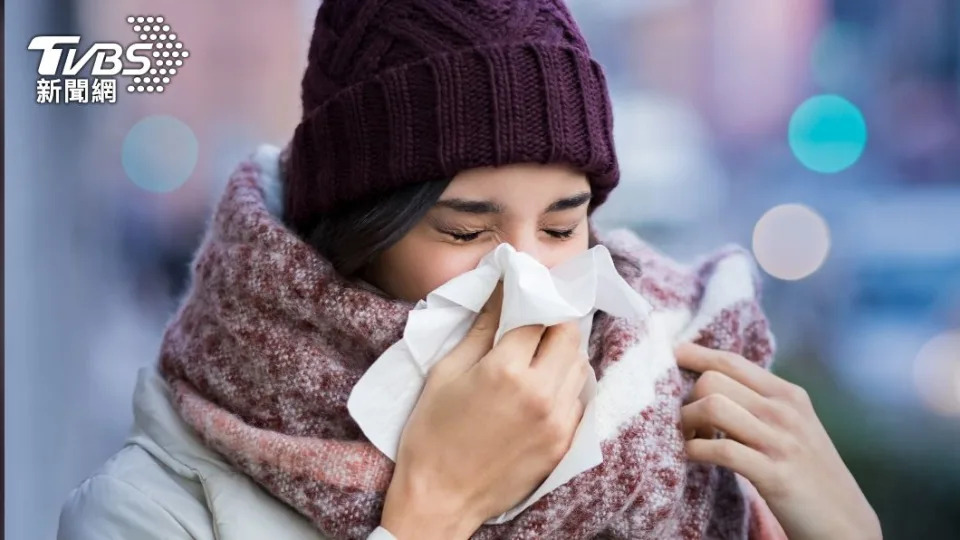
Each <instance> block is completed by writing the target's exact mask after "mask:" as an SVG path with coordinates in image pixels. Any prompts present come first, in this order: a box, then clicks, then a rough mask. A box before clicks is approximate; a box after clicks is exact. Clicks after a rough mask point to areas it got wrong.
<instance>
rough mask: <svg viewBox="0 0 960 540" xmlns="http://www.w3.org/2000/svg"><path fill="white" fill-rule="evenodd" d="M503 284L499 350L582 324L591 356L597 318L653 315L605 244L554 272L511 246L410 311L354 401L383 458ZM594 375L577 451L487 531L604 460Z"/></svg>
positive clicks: (350, 405) (353, 411)
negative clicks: (442, 363) (531, 328)
mask: <svg viewBox="0 0 960 540" xmlns="http://www.w3.org/2000/svg"><path fill="white" fill-rule="evenodd" d="M501 279H502V280H503V285H504V286H503V309H502V311H501V313H500V326H499V328H498V329H497V332H496V336H495V338H494V344H496V343H497V342H499V341H500V337H501V336H503V334H505V333H506V332H508V331H510V330H512V329H514V328H517V327H519V326H524V325H529V324H542V325H545V326H550V325H554V324H558V323H562V322H566V321H572V320H577V321H579V328H580V332H581V337H582V338H581V340H580V352H581V353H584V354H585V353H586V352H587V346H588V344H589V338H590V329H591V326H592V324H593V315H594V314H595V313H596V311H598V310H602V311H604V312H606V313H609V314H611V315H615V316H618V317H626V318H632V319H639V318H643V317H646V316H647V314H648V313H649V312H650V310H651V309H652V307H651V305H650V304H649V302H647V300H646V299H644V298H643V297H642V296H641V295H640V294H638V293H637V292H636V291H635V290H634V289H633V288H632V287H631V286H630V285H629V284H628V283H627V282H626V281H624V280H623V278H621V277H620V275H619V274H618V273H617V271H616V269H615V267H614V265H613V259H612V258H611V257H610V252H609V251H608V250H607V248H606V247H604V246H602V245H598V246H595V247H593V248H591V249H589V250H587V251H586V252H584V253H582V254H580V255H578V256H576V257H574V258H573V259H571V260H569V261H566V262H564V263H563V264H560V265H558V266H555V267H554V268H552V269H550V268H547V267H546V266H544V265H542V264H540V263H539V262H538V261H537V260H536V259H534V258H533V257H532V256H530V255H529V254H526V253H521V252H518V251H516V250H515V249H514V248H513V246H511V245H510V244H506V243H504V244H500V245H499V246H497V247H496V248H495V249H494V250H493V251H491V252H490V253H488V254H487V255H486V256H484V258H483V259H482V260H481V261H480V263H479V264H478V265H477V267H476V268H475V269H474V270H471V271H469V272H466V273H464V274H461V275H459V276H457V277H455V278H453V279H451V280H450V281H448V282H447V283H445V284H443V285H441V286H440V287H438V288H437V289H436V290H434V291H433V292H431V293H429V294H428V295H427V298H426V300H421V301H420V302H418V303H417V305H416V306H415V307H414V309H413V310H412V311H411V312H410V316H409V318H408V320H407V325H406V328H405V330H404V334H403V337H402V338H401V339H400V341H398V342H396V343H395V344H393V345H392V346H391V347H390V348H389V349H387V351H386V352H384V353H383V355H381V356H380V358H378V359H377V360H376V362H374V363H373V365H372V366H370V368H369V369H368V370H367V372H366V373H365V374H364V375H363V377H362V378H361V379H360V381H359V382H358V383H357V384H356V386H355V387H354V388H353V391H352V392H351V393H350V398H349V400H348V401H347V409H348V410H349V412H350V415H351V416H352V417H353V419H354V420H356V422H357V424H359V426H360V428H361V429H362V430H363V433H364V434H365V435H366V436H367V438H368V439H370V442H372V443H373V444H374V445H375V446H376V447H377V448H378V449H379V450H380V451H381V452H383V453H384V454H386V455H387V456H388V457H389V458H390V459H392V460H396V457H397V450H398V447H399V444H400V435H401V433H402V432H403V428H404V425H405V424H406V422H407V419H408V418H409V416H410V413H411V412H412V411H413V407H414V405H416V402H417V400H418V398H419V396H420V392H421V390H422V389H423V385H424V382H425V379H426V374H427V373H428V372H429V371H430V368H431V367H432V366H433V365H434V364H435V363H436V362H438V361H439V360H440V359H441V358H443V357H444V356H445V355H446V354H447V353H448V352H449V351H450V350H451V349H453V347H454V346H455V345H456V344H457V343H459V342H460V340H461V339H463V337H464V335H466V333H467V331H468V330H469V328H470V326H471V325H472V324H473V320H474V319H475V318H476V316H477V313H478V312H479V311H480V309H481V308H482V307H483V305H484V304H485V303H486V302H487V299H488V298H489V297H490V295H491V294H492V293H493V290H494V288H495V287H496V285H497V282H498V281H500V280H501ZM596 387H597V379H596V374H595V373H593V371H592V370H591V376H590V377H589V378H588V380H587V383H586V384H584V388H583V391H582V392H581V394H580V399H581V400H582V401H583V402H584V405H585V408H584V413H583V418H582V419H581V420H580V424H579V425H578V426H577V430H576V433H575V434H574V438H573V442H572V444H571V446H570V449H569V450H568V451H567V453H566V454H565V455H564V457H563V459H562V460H561V461H560V463H559V464H558V465H557V467H556V468H555V469H554V470H553V472H552V473H550V475H549V476H548V477H547V479H546V480H545V481H544V482H543V483H542V484H541V485H540V486H539V488H538V489H537V490H536V491H534V493H533V494H531V495H530V496H529V497H527V499H525V500H524V501H522V502H521V503H520V504H518V505H517V506H515V507H514V508H512V509H510V510H508V511H507V512H505V513H503V514H501V515H500V516H498V517H496V518H492V519H490V520H488V521H487V522H486V523H488V524H498V523H503V522H505V521H508V520H510V519H512V518H513V517H515V516H516V515H517V514H519V513H520V512H522V511H523V510H524V509H526V508H527V507H528V506H530V505H531V504H533V503H535V502H536V501H537V500H539V499H540V498H541V497H543V496H544V495H546V494H547V493H549V492H550V491H552V490H554V489H556V488H557V487H559V486H561V485H563V484H564V483H565V482H567V481H568V480H570V479H571V478H573V477H574V476H576V475H578V474H580V473H581V472H584V471H587V470H589V469H591V468H593V467H595V466H597V465H599V464H600V463H601V462H602V461H603V457H602V454H601V453H600V438H599V436H598V435H597V429H596V417H595V412H594V406H593V404H594V396H595V394H596Z"/></svg>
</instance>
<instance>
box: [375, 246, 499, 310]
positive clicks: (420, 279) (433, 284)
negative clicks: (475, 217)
mask: <svg viewBox="0 0 960 540" xmlns="http://www.w3.org/2000/svg"><path fill="white" fill-rule="evenodd" d="M405 248H406V249H404V250H403V251H402V252H401V253H397V254H396V256H395V257H394V258H393V260H392V261H391V267H392V269H393V270H392V272H393V276H391V277H390V281H392V282H394V283H395V284H396V288H397V289H400V290H402V293H401V294H402V295H403V296H404V297H405V298H407V299H409V300H419V299H422V298H425V297H426V296H427V293H429V292H430V291H432V290H434V289H436V288H437V287H439V286H440V285H443V284H444V283H446V282H447V281H450V280H451V279H453V278H454V277H456V276H458V275H460V274H463V273H464V272H468V271H470V270H473V269H474V268H476V266H477V264H478V263H479V262H480V259H482V258H483V256H484V255H485V254H486V251H484V250H475V249H469V248H465V247H461V246H451V245H449V244H444V243H439V242H425V243H423V244H420V245H407V246H405Z"/></svg>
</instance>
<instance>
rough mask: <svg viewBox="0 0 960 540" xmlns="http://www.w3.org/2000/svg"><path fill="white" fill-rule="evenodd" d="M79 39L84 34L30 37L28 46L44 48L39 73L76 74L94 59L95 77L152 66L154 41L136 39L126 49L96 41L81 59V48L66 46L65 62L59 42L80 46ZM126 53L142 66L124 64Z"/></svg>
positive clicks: (137, 71)
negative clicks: (78, 49) (145, 41)
mask: <svg viewBox="0 0 960 540" xmlns="http://www.w3.org/2000/svg"><path fill="white" fill-rule="evenodd" d="M79 43H80V36H37V37H35V38H33V39H32V40H30V45H29V46H27V49H29V50H31V51H43V55H42V56H40V67H38V68H37V73H38V74H40V75H43V76H55V75H66V76H73V75H76V74H78V73H80V70H81V69H83V67H84V66H86V65H87V64H88V63H90V60H93V66H92V67H91V69H90V75H93V76H94V77H103V76H112V75H118V74H123V75H130V76H133V75H143V74H144V73H146V72H147V71H149V70H150V52H149V51H151V50H152V49H153V45H152V44H150V43H134V44H133V45H130V46H129V47H127V49H126V53H124V49H123V47H121V46H120V44H119V43H94V44H93V45H92V46H91V47H90V48H89V49H88V50H87V52H86V53H84V55H83V56H81V57H80V58H79V59H77V49H76V48H73V47H71V48H69V49H66V53H67V58H66V62H61V60H62V59H63V52H64V49H61V48H59V46H60V45H72V46H76V45H78V44H79ZM123 57H126V59H127V61H128V62H131V63H134V64H139V67H137V68H127V67H124V64H123V60H121V58H123ZM61 64H62V68H61Z"/></svg>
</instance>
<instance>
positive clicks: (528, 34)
mask: <svg viewBox="0 0 960 540" xmlns="http://www.w3.org/2000/svg"><path fill="white" fill-rule="evenodd" d="M301 88H302V90H301V94H302V101H303V118H302V121H301V123H300V125H299V126H298V127H297V129H296V131H295V133H294V136H293V139H292V141H291V142H290V152H291V160H290V163H289V179H288V185H289V189H288V191H287V198H286V201H285V204H286V207H285V208H286V212H287V216H286V222H287V223H289V224H290V225H291V227H292V228H293V229H294V230H295V231H297V232H299V233H300V234H301V235H305V234H306V233H307V232H308V231H310V230H311V228H312V227H313V226H314V225H315V223H316V219H317V218H318V216H319V215H321V214H322V213H324V212H330V211H333V210H336V209H337V208H339V207H340V206H341V204H342V203H345V202H349V201H354V200H357V199H361V198H363V197H366V196H370V195H376V194H382V193H385V192H388V191H390V190H392V189H394V188H396V187H399V186H402V185H405V184H410V183H416V182H422V181H426V180H439V179H449V178H452V177H453V176H454V175H456V174H457V173H458V172H460V171H462V170H464V169H469V168H473V167H482V166H497V165H503V164H509V163H522V162H538V163H568V164H571V165H573V166H575V167H576V168H577V169H578V170H581V171H583V172H584V173H585V174H586V175H587V177H588V179H589V180H590V182H591V185H592V190H593V195H594V197H593V200H592V201H591V206H590V208H591V211H592V209H593V208H596V207H597V206H598V205H600V204H601V203H602V202H603V201H604V200H605V199H606V198H607V194H608V193H609V191H610V190H611V189H613V187H614V186H615V185H616V184H617V182H618V179H619V170H618V167H617V158H616V155H615V151H614V146H613V140H612V128H613V118H612V115H611V108H610V99H609V96H608V93H607V87H606V81H605V78H604V73H603V69H602V68H601V67H600V65H599V64H597V63H596V62H595V61H594V60H593V59H592V58H591V57H590V51H589V49H588V48H587V45H586V42H585V41H584V39H583V36H581V34H580V31H579V29H578V28H577V26H576V24H575V23H574V21H573V19H572V17H571V16H570V14H569V12H568V11H567V9H566V7H565V6H564V4H563V2H562V1H560V0H531V1H516V0H510V1H505V0H481V1H477V0H392V1H389V2H388V1H385V0H324V2H323V3H322V4H321V6H320V9H319V10H318V12H317V17H316V22H315V29H314V33H313V38H312V40H311V42H310V49H309V53H308V64H307V69H306V71H305V73H304V75H303V81H302V84H301Z"/></svg>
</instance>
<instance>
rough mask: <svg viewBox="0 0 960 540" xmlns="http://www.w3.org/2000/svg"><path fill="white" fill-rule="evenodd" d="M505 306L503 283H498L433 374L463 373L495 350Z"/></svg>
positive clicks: (438, 363)
mask: <svg viewBox="0 0 960 540" xmlns="http://www.w3.org/2000/svg"><path fill="white" fill-rule="evenodd" d="M502 305H503V283H502V282H500V283H497V286H496V287H495V288H494V290H493V294H491V295H490V298H488V299H487V302H486V304H484V306H483V308H481V309H480V313H478V314H477V316H476V318H474V320H473V323H472V324H471V325H470V329H469V330H467V333H466V334H465V335H464V336H463V339H461V340H460V343H457V345H456V346H454V348H453V349H452V350H451V351H450V353H449V354H447V356H445V357H444V358H443V359H441V360H440V361H439V362H437V364H436V365H435V366H434V368H433V369H432V370H431V372H434V371H439V372H448V373H449V372H454V373H462V372H464V371H465V370H467V369H468V368H470V367H471V366H473V365H474V364H476V363H477V362H478V361H479V360H480V359H481V358H483V357H484V355H486V354H487V353H488V352H490V349H492V348H493V338H494V335H495V334H496V332H497V327H498V326H500V311H501V307H502Z"/></svg>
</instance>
